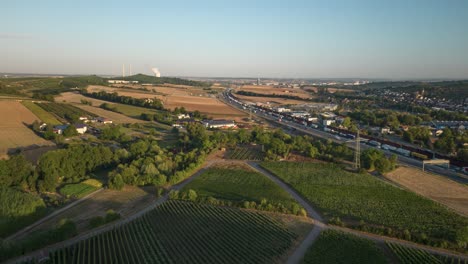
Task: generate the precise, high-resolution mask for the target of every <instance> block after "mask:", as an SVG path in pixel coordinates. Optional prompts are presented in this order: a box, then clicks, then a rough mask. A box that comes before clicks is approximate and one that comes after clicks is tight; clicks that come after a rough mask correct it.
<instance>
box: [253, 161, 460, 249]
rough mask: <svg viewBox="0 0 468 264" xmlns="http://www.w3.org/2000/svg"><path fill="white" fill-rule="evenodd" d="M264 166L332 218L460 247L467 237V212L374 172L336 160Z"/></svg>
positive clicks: (362, 226)
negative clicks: (393, 183)
mask: <svg viewBox="0 0 468 264" xmlns="http://www.w3.org/2000/svg"><path fill="white" fill-rule="evenodd" d="M262 166H263V167H265V168H266V169H268V170H270V171H272V172H273V173H275V174H276V175H278V176H279V177H280V178H281V179H282V180H283V181H285V182H286V183H288V184H290V185H291V186H292V187H294V188H295V189H296V190H298V191H299V192H300V193H301V194H302V195H303V196H304V197H305V198H307V199H308V200H309V201H310V202H311V203H312V204H313V205H314V206H316V207H317V208H318V209H320V211H321V212H322V213H323V214H324V215H325V216H326V218H328V219H330V220H334V221H336V220H338V219H337V217H340V218H341V219H343V221H344V223H345V224H349V225H350V226H351V227H353V228H365V229H366V230H368V231H371V232H377V233H384V230H386V231H385V233H387V234H388V235H395V236H398V237H402V238H405V239H408V240H415V241H424V240H425V239H422V238H421V237H425V236H427V238H429V240H431V241H440V240H445V241H447V242H451V243H452V244H451V246H452V247H454V248H457V244H456V243H457V241H464V240H465V239H466V237H465V235H464V234H465V232H466V230H465V228H466V226H467V225H468V219H467V218H464V217H462V216H459V215H458V214H456V213H454V212H452V211H450V210H448V209H446V208H445V207H443V206H441V205H439V204H437V203H435V202H433V201H431V200H429V199H425V198H423V197H420V196H418V195H417V194H414V193H412V192H409V191H406V190H402V189H399V188H396V187H393V186H391V185H389V184H386V183H384V182H382V181H380V180H378V179H376V178H374V177H372V176H371V175H368V174H355V173H350V172H346V171H344V170H342V169H341V168H340V167H338V166H337V165H333V164H314V163H295V162H264V163H262ZM340 221H341V220H340ZM338 222H339V221H338ZM358 222H360V224H358ZM403 231H405V232H403ZM436 243H437V242H436Z"/></svg>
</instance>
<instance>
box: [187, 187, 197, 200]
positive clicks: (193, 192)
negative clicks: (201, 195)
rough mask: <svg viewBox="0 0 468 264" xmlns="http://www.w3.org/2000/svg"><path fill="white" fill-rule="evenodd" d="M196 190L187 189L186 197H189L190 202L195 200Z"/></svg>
mask: <svg viewBox="0 0 468 264" xmlns="http://www.w3.org/2000/svg"><path fill="white" fill-rule="evenodd" d="M197 197H198V195H197V192H196V191H195V190H192V189H190V190H188V193H187V199H189V200H190V201H192V202H195V201H196V200H197Z"/></svg>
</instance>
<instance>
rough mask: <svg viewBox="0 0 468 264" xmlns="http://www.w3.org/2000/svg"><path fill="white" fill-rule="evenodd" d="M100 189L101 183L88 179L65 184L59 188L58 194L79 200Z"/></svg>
mask: <svg viewBox="0 0 468 264" xmlns="http://www.w3.org/2000/svg"><path fill="white" fill-rule="evenodd" d="M101 187H102V183H101V182H100V181H98V180H95V179H88V180H85V181H82V182H80V183H73V184H67V185H65V186H64V187H62V188H60V193H61V194H62V195H65V196H68V197H74V198H81V197H84V196H86V195H88V194H90V193H92V192H94V191H96V190H98V189H99V188H101Z"/></svg>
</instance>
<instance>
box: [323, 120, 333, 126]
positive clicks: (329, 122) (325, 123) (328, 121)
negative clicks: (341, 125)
mask: <svg viewBox="0 0 468 264" xmlns="http://www.w3.org/2000/svg"><path fill="white" fill-rule="evenodd" d="M333 123H335V120H333V119H322V125H324V126H329V125H331V124H333Z"/></svg>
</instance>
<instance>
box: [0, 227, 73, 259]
mask: <svg viewBox="0 0 468 264" xmlns="http://www.w3.org/2000/svg"><path fill="white" fill-rule="evenodd" d="M76 234H77V230H76V224H75V223H74V222H73V221H71V220H69V219H61V220H60V221H59V222H58V223H57V226H56V227H54V228H53V229H51V230H48V231H40V232H37V233H34V234H33V235H31V236H29V237H28V238H26V239H24V240H20V241H14V242H12V243H3V244H1V245H0V261H4V260H7V259H8V258H11V257H14V256H18V255H22V254H25V253H28V252H31V251H34V250H37V249H40V248H43V247H44V245H50V244H54V243H57V242H60V241H64V240H66V239H68V238H71V237H73V236H76Z"/></svg>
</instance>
